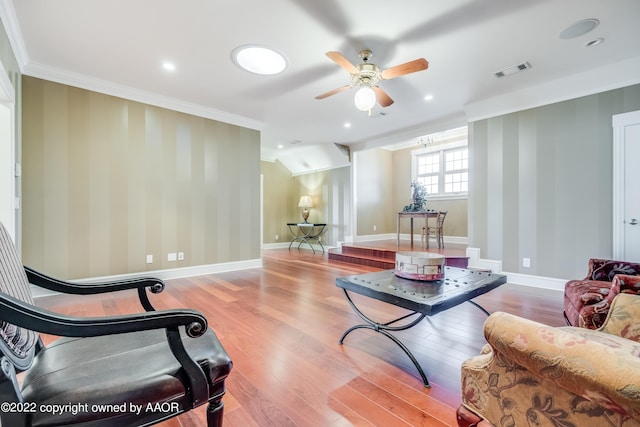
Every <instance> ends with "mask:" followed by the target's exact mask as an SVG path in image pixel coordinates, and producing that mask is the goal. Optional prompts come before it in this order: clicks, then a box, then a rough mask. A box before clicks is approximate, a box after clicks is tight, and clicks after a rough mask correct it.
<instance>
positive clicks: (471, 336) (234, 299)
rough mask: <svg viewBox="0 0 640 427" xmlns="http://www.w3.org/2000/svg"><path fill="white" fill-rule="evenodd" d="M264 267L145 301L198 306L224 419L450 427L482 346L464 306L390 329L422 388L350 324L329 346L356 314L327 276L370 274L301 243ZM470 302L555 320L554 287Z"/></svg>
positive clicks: (130, 300) (59, 301)
mask: <svg viewBox="0 0 640 427" xmlns="http://www.w3.org/2000/svg"><path fill="white" fill-rule="evenodd" d="M263 263H264V266H263V267H262V268H256V269H250V270H243V271H236V272H227V273H221V274H214V275H207V276H199V277H192V278H184V279H179V280H170V281H167V288H166V289H165V291H164V292H162V293H161V294H159V295H153V296H152V302H153V304H154V305H155V306H156V308H157V309H165V308H179V307H189V308H194V309H197V310H200V311H202V312H203V313H204V314H205V315H206V317H207V319H208V321H209V325H210V327H211V328H212V329H213V330H214V331H215V332H216V333H217V334H218V337H219V338H220V340H221V342H222V343H223V345H224V346H225V348H226V349H227V352H228V353H229V354H230V356H231V358H232V359H233V362H234V368H233V371H232V372H231V375H230V376H229V378H228V379H227V394H226V395H225V398H224V403H225V414H224V425H225V426H227V427H236V426H237V427H247V426H278V427H282V426H314V427H315V426H350V425H355V426H373V425H375V426H386V427H389V426H454V425H456V421H455V409H456V408H457V406H458V405H459V403H460V364H461V363H462V362H463V361H464V360H465V359H467V358H469V357H471V356H474V355H476V354H479V352H480V349H481V348H482V346H483V345H484V343H485V341H484V338H483V333H482V325H483V322H484V320H485V319H486V315H484V314H483V313H482V312H481V311H480V310H478V309H477V308H475V307H474V306H472V305H471V304H462V305H459V306H457V307H455V308H453V309H450V310H448V311H446V312H444V313H441V314H438V315H436V316H433V317H429V318H427V319H426V320H425V321H423V322H422V323H421V324H419V325H418V326H417V327H415V328H413V329H411V330H408V331H404V332H401V333H398V336H399V337H400V339H401V340H403V341H404V343H405V344H406V345H407V346H408V347H409V348H410V349H411V350H412V351H413V352H414V354H415V356H416V358H417V359H418V361H419V362H420V363H421V365H422V366H423V368H424V369H425V371H426V373H427V376H428V377H429V381H430V382H431V384H432V388H430V389H428V388H425V387H424V386H423V384H422V381H421V380H420V378H419V375H418V373H417V372H416V370H415V367H414V366H413V365H412V364H411V362H410V361H409V359H408V358H407V356H406V355H405V354H404V353H402V352H401V351H400V349H399V348H398V347H396V345H395V344H394V343H392V342H391V341H390V340H389V339H387V338H385V337H383V336H382V335H379V334H376V333H375V332H373V331H368V330H358V331H355V332H353V333H352V334H350V335H349V336H348V337H347V339H346V340H345V343H344V345H339V344H338V339H339V338H340V336H341V334H342V333H343V332H344V331H345V330H346V329H347V328H348V327H350V326H352V325H354V324H356V323H359V321H360V319H359V318H358V317H357V315H356V314H355V313H354V312H353V311H352V309H351V308H350V307H349V306H348V304H347V302H346V301H345V298H344V295H343V294H342V291H341V289H339V288H337V287H336V286H335V279H336V278H337V277H341V276H347V275H351V274H357V273H362V272H368V271H376V269H374V268H371V267H364V266H356V265H351V264H345V263H340V262H335V261H330V260H328V259H327V256H326V254H325V255H322V254H320V253H317V254H315V255H314V254H313V253H312V252H311V251H309V250H302V251H298V250H291V251H288V250H286V249H273V250H266V251H264V253H263ZM355 297H356V298H357V297H358V296H357V295H356V296H355ZM357 300H358V303H359V304H361V305H362V307H364V308H365V309H366V310H367V311H368V313H370V314H375V316H382V317H384V318H388V319H391V318H393V316H394V315H397V314H399V313H401V312H402V310H400V309H398V308H397V307H393V306H390V305H387V304H384V303H381V302H378V301H372V300H370V299H365V298H357ZM476 302H478V303H480V304H481V305H483V306H484V307H485V308H486V309H487V310H489V311H491V312H493V311H498V310H501V311H506V312H510V313H514V314H517V315H521V316H524V317H527V318H530V319H533V320H536V321H540V322H543V323H546V324H549V325H554V326H560V325H563V324H564V321H563V318H562V294H561V293H560V292H554V291H544V290H539V289H534V288H530V287H525V286H517V285H512V284H506V285H503V286H501V287H499V288H498V289H496V290H494V291H492V292H490V293H488V294H486V295H483V296H480V297H479V298H477V299H476ZM36 303H37V304H38V305H39V306H42V307H45V308H47V309H49V310H53V311H58V312H61V313H65V314H71V315H81V316H99V315H112V314H122V313H129V312H137V311H140V308H139V306H138V304H137V298H136V295H135V292H124V293H120V294H119V295H116V294H113V295H106V296H102V297H101V298H98V297H86V296H82V297H69V296H64V297H63V296H51V297H43V298H39V299H37V301H36ZM51 339H52V337H45V342H48V341H50V340H51ZM204 411H205V408H204V407H201V408H198V409H196V410H195V411H191V412H190V413H186V414H183V415H181V416H180V417H177V418H174V419H173V420H170V421H166V422H164V423H162V424H161V425H162V426H165V427H170V426H205V425H206V423H205V417H204Z"/></svg>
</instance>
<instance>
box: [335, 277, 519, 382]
mask: <svg viewBox="0 0 640 427" xmlns="http://www.w3.org/2000/svg"><path fill="white" fill-rule="evenodd" d="M506 282H507V277H506V276H504V275H501V274H495V273H490V272H478V271H471V270H467V269H463V268H456V267H445V269H444V279H443V280H438V281H433V282H423V281H416V280H410V279H404V278H402V277H398V276H396V275H395V271H394V270H385V271H377V272H374V273H366V274H356V275H353V276H347V277H340V278H338V279H336V286H337V287H339V288H342V290H343V291H344V295H345V297H346V298H347V301H348V302H349V305H350V306H351V308H353V310H354V311H355V312H356V314H358V316H360V318H361V319H362V320H364V322H365V323H362V324H358V325H355V326H352V327H350V328H349V329H347V330H346V331H345V332H344V334H342V337H341V338H340V341H339V343H340V344H343V342H344V339H345V338H346V337H347V335H349V334H350V333H351V332H353V331H355V330H356V329H371V330H373V331H375V332H378V333H380V334H382V335H384V336H386V337H387V338H389V339H390V340H391V341H393V342H394V343H396V344H397V345H398V346H399V347H400V348H401V349H402V351H404V352H405V353H406V355H407V356H409V358H410V359H411V361H412V362H413V364H414V365H415V367H416V368H417V369H418V372H419V373H420V376H421V377H422V381H423V383H424V385H425V387H430V385H429V381H428V380H427V376H426V374H425V373H424V370H423V369H422V367H421V366H420V364H419V363H418V361H417V360H416V358H415V357H414V355H413V354H412V353H411V351H410V350H409V349H408V348H407V346H405V345H404V344H403V343H402V342H401V341H400V340H399V339H398V338H397V337H396V336H394V335H392V334H391V333H389V331H404V330H406V329H409V328H411V327H413V326H415V325H417V324H418V323H420V322H421V321H422V320H423V319H424V318H425V317H427V316H433V315H435V314H438V313H440V312H442V311H445V310H448V309H450V308H452V307H455V306H456V305H458V304H462V303H463V302H469V303H471V304H473V305H474V306H476V307H478V308H479V309H480V310H482V311H483V312H484V313H485V314H486V315H487V316H488V315H489V312H488V311H487V310H485V309H484V308H483V307H481V306H480V305H479V304H477V303H475V302H474V301H472V299H473V298H475V297H477V296H479V295H482V294H485V293H487V292H489V291H491V290H492V289H495V288H497V287H498V286H500V285H502V284H504V283H506ZM349 292H353V293H356V294H360V295H364V296H366V297H369V298H373V299H377V300H380V301H384V302H386V303H388V304H392V305H395V306H398V307H402V308H404V309H406V310H408V311H409V313H408V314H406V315H404V316H401V317H399V318H397V319H394V320H391V321H389V322H385V323H379V322H376V321H374V320H372V319H370V318H369V317H367V316H366V315H365V314H363V312H362V311H361V310H360V309H359V308H358V307H357V306H356V304H355V303H354V302H353V300H352V299H351V296H350V294H349Z"/></svg>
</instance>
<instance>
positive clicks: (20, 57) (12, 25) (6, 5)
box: [0, 0, 29, 72]
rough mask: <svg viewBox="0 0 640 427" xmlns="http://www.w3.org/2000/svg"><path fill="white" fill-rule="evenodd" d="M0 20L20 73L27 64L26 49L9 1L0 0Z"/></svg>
mask: <svg viewBox="0 0 640 427" xmlns="http://www.w3.org/2000/svg"><path fill="white" fill-rule="evenodd" d="M0 19H1V20H2V24H3V25H4V29H5V31H6V33H7V38H8V39H9V44H10V45H11V50H12V51H13V54H14V55H15V58H16V62H17V63H18V68H19V69H20V72H22V70H23V69H24V65H25V64H26V63H27V62H29V55H28V54H27V48H26V46H25V44H24V38H23V37H22V31H21V30H20V24H19V23H18V16H17V15H16V10H15V8H14V7H13V2H12V1H11V0H0Z"/></svg>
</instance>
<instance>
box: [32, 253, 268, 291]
mask: <svg viewBox="0 0 640 427" xmlns="http://www.w3.org/2000/svg"><path fill="white" fill-rule="evenodd" d="M260 267H262V259H260V258H258V259H250V260H244V261H232V262H222V263H218V264H207V265H195V266H191V267H179V268H170V269H166V270H152V271H142V272H138V273H127V274H117V275H113V276H101V277H89V278H85V279H78V280H73V282H85V283H92V282H111V281H117V280H126V279H135V278H139V277H155V278H158V279H162V280H171V279H180V278H183V277H193V276H203V275H206V274H215V273H224V272H227V271H236V270H247V269H250V268H260ZM31 292H32V294H33V297H34V298H39V297H44V296H49V295H58V293H57V292H53V291H50V290H48V289H43V288H40V287H38V286H34V285H31Z"/></svg>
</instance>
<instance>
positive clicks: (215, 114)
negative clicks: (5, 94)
mask: <svg viewBox="0 0 640 427" xmlns="http://www.w3.org/2000/svg"><path fill="white" fill-rule="evenodd" d="M23 74H25V75H27V76H31V77H37V78H40V79H44V80H49V81H53V82H56V83H62V84H66V85H69V86H74V87H77V88H80V89H86V90H90V91H93V92H99V93H103V94H106V95H111V96H116V97H119V98H124V99H128V100H131V101H136V102H142V103H144V104H149V105H154V106H156V107H162V108H167V109H170V110H173V111H178V112H181V113H186V114H191V115H194V116H198V117H204V118H207V119H212V120H217V121H220V122H224V123H228V124H232V125H237V126H242V127H245V128H249V129H254V130H262V127H263V123H262V122H260V121H258V120H254V119H250V118H247V117H243V116H239V115H236V114H231V113H227V112H224V111H221V110H217V109H215V108H210V107H205V106H203V105H199V104H193V103H189V102H185V101H182V100H180V99H176V98H171V97H167V96H163V95H159V94H157V93H153V92H147V91H143V90H140V89H136V88H133V87H130V86H125V85H121V84H117V83H113V82H110V81H107V80H102V79H97V78H94V77H90V76H86V75H84V74H79V73H74V72H71V71H67V70H63V69H58V68H54V67H49V66H45V65H42V64H38V63H36V62H34V61H29V63H28V64H26V65H25V67H24V71H23Z"/></svg>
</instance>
